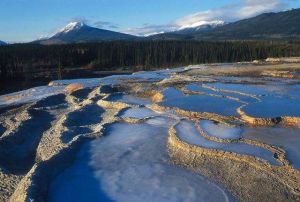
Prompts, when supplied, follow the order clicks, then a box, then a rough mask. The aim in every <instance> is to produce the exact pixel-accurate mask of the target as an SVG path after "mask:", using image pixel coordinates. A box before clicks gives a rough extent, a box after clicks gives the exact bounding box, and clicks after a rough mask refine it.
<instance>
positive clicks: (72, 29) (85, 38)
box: [37, 22, 137, 44]
mask: <svg viewBox="0 0 300 202" xmlns="http://www.w3.org/2000/svg"><path fill="white" fill-rule="evenodd" d="M136 38H137V37H136V36H132V35H129V34H123V33H119V32H114V31H109V30H104V29H98V28H95V27H90V26H88V25H86V24H85V23H83V22H71V23H69V24H67V25H66V26H65V27H64V28H62V29H60V30H59V31H58V32H57V33H56V34H54V35H53V36H52V37H49V38H48V39H43V40H39V41H37V42H38V43H41V44H62V43H84V42H97V41H114V40H133V39H136Z"/></svg>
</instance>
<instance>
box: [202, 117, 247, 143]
mask: <svg viewBox="0 0 300 202" xmlns="http://www.w3.org/2000/svg"><path fill="white" fill-rule="evenodd" d="M199 124H200V127H201V128H202V129H203V130H204V132H206V134H207V135H209V136H212V137H217V138H222V139H239V138H241V137H242V129H241V128H238V127H234V126H229V125H225V124H222V123H215V122H213V121H208V120H202V121H200V123H199Z"/></svg>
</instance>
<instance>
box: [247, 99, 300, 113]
mask: <svg viewBox="0 0 300 202" xmlns="http://www.w3.org/2000/svg"><path fill="white" fill-rule="evenodd" d="M243 111H244V112H245V113H246V114H247V115H250V116H252V117H262V118H274V117H281V116H298V117H300V100H299V99H292V98H288V97H278V96H266V97H262V98H261V102H257V103H253V104H250V105H247V106H245V107H244V108H243Z"/></svg>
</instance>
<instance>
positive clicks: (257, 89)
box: [207, 83, 270, 95]
mask: <svg viewBox="0 0 300 202" xmlns="http://www.w3.org/2000/svg"><path fill="white" fill-rule="evenodd" d="M207 85H208V86H210V87H213V88H217V89H219V90H220V89H222V90H227V91H235V92H240V93H245V94H251V95H267V94H269V93H270V92H269V91H267V90H266V89H264V88H263V86H261V85H247V84H236V83H211V84H207Z"/></svg>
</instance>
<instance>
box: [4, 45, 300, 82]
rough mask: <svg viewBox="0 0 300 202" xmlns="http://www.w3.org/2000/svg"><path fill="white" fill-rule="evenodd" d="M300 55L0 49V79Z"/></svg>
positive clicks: (258, 48) (282, 50)
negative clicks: (84, 69)
mask: <svg viewBox="0 0 300 202" xmlns="http://www.w3.org/2000/svg"><path fill="white" fill-rule="evenodd" d="M283 56H300V43H297V42H267V41H261V42H254V41H252V42H251V41H244V42H242V41H241V42H195V41H140V42H132V41H128V42H126V41H115V42H102V43H89V44H69V45H51V46H43V45H37V44H19V45H18V44H16V45H9V46H1V47H0V69H1V72H0V73H1V74H0V76H1V79H7V78H8V79H10V78H24V77H27V79H28V77H29V79H30V78H31V77H34V76H36V75H37V74H38V75H40V76H43V75H45V74H47V72H49V71H50V72H53V71H54V72H56V71H64V70H67V69H68V68H83V67H84V68H86V69H91V70H101V71H103V70H116V69H120V68H121V69H122V68H123V69H127V70H128V69H129V70H132V69H134V70H148V69H155V68H163V67H175V66H180V65H190V64H200V63H217V62H237V61H252V60H254V59H263V58H267V57H283Z"/></svg>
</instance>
